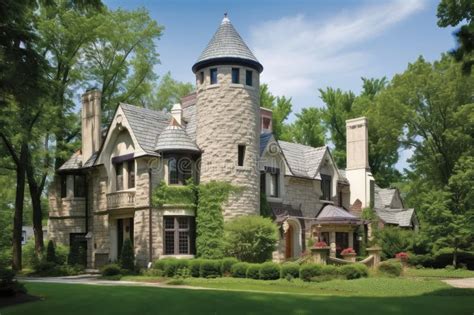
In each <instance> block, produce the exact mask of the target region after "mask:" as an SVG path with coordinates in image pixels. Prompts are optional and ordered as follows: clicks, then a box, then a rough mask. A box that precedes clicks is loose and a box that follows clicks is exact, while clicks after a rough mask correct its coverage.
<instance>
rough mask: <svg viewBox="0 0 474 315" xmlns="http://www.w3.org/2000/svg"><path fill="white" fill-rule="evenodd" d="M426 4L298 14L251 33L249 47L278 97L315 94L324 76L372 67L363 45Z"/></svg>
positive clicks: (403, 0)
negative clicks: (320, 15) (316, 16)
mask: <svg viewBox="0 0 474 315" xmlns="http://www.w3.org/2000/svg"><path fill="white" fill-rule="evenodd" d="M424 3H425V1H422V0H395V1H389V2H383V4H374V3H372V4H367V5H364V6H363V7H360V8H359V9H357V10H355V11H351V12H344V11H342V12H339V13H338V14H336V15H335V16H332V17H330V18H328V19H325V20H322V21H315V20H312V19H310V18H309V17H307V16H305V15H296V16H287V17H282V18H280V19H278V20H271V21H266V22H263V23H261V24H260V25H257V26H256V27H255V28H253V29H252V31H251V47H253V48H254V49H253V50H254V52H255V55H256V56H257V58H258V59H259V60H260V62H262V64H263V65H264V67H265V71H264V72H263V74H262V81H263V82H266V83H268V84H269V85H270V88H271V91H272V92H274V93H275V94H277V95H286V96H292V97H295V96H296V97H298V95H301V94H308V90H311V94H313V95H314V94H315V93H316V92H315V89H316V88H317V87H318V84H317V83H318V82H319V81H320V80H321V78H324V77H332V78H334V77H335V76H336V77H337V76H347V75H348V74H350V73H354V72H358V71H359V70H361V69H362V68H364V67H368V66H369V61H370V58H371V56H370V53H369V52H368V51H367V50H366V49H364V48H361V44H364V42H366V41H368V40H370V39H373V38H375V37H377V36H380V35H381V34H382V33H383V32H384V31H386V30H387V29H388V28H390V27H391V26H393V25H395V24H397V23H398V22H400V21H402V20H404V19H406V18H407V17H409V16H410V15H412V14H414V13H415V12H417V11H419V10H420V9H422V8H423V7H424ZM319 87H320V86H319ZM306 105H307V104H306Z"/></svg>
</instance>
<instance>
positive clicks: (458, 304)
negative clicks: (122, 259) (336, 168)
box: [1, 283, 474, 315]
mask: <svg viewBox="0 0 474 315" xmlns="http://www.w3.org/2000/svg"><path fill="white" fill-rule="evenodd" d="M27 288H28V290H29V291H30V293H31V294H34V295H39V296H42V297H44V300H43V301H40V302H34V303H27V304H23V305H17V306H13V307H7V308H2V309H1V313H2V315H6V314H37V315H40V314H70V315H74V314H81V315H82V314H87V315H93V314H114V315H115V314H140V315H146V314H193V315H195V314H272V315H274V314H325V315H330V314H354V313H360V314H377V315H379V314H416V315H422V314H443V315H457V314H460V315H461V314H472V312H473V310H474V290H470V289H456V288H447V289H441V290H437V291H433V292H431V293H429V294H424V295H419V296H409V297H341V296H301V295H290V294H288V295H285V294H271V293H249V292H225V291H212V290H185V289H161V288H150V287H125V286H121V287H114V286H86V285H66V284H46V283H30V284H27Z"/></svg>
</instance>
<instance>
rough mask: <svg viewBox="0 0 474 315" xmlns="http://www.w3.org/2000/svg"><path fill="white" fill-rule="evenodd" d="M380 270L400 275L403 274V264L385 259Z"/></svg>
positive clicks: (392, 274) (393, 275) (396, 275)
mask: <svg viewBox="0 0 474 315" xmlns="http://www.w3.org/2000/svg"><path fill="white" fill-rule="evenodd" d="M378 269H379V271H380V272H382V273H384V274H386V275H388V276H392V277H399V276H400V275H401V274H402V270H403V266H402V264H401V263H400V262H397V261H390V260H388V261H383V262H381V263H380V264H379V267H378Z"/></svg>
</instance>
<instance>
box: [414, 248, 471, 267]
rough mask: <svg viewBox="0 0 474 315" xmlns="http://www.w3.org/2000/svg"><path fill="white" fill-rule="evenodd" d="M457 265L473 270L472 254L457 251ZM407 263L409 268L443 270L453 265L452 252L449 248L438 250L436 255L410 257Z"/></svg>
mask: <svg viewBox="0 0 474 315" xmlns="http://www.w3.org/2000/svg"><path fill="white" fill-rule="evenodd" d="M457 262H458V265H465V266H466V267H467V269H469V270H474V252H468V251H459V252H458V257H457ZM408 263H409V264H410V265H411V266H423V267H426V268H445V267H446V266H449V265H452V263H453V250H452V249H449V248H443V249H440V250H439V251H438V252H437V253H436V254H434V255H431V254H426V255H410V256H408Z"/></svg>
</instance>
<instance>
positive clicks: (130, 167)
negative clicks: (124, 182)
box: [127, 160, 135, 188]
mask: <svg viewBox="0 0 474 315" xmlns="http://www.w3.org/2000/svg"><path fill="white" fill-rule="evenodd" d="M127 172H128V187H127V188H134V187H135V161H134V160H130V161H128V162H127Z"/></svg>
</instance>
